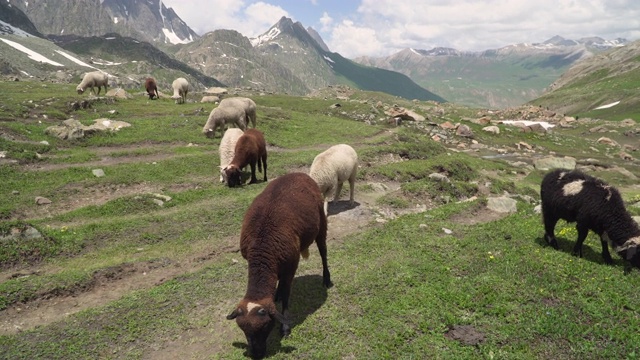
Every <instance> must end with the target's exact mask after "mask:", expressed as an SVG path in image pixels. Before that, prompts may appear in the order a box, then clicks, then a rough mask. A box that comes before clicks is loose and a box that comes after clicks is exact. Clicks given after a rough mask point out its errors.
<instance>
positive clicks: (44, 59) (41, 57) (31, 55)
mask: <svg viewBox="0 0 640 360" xmlns="http://www.w3.org/2000/svg"><path fill="white" fill-rule="evenodd" d="M0 40H2V41H3V42H4V43H6V44H7V45H9V46H11V47H13V48H14V49H16V50H19V51H22V52H23V53H25V54H27V56H28V57H29V59H31V60H33V61H37V62H43V63H48V64H51V65H53V66H64V65H62V64H60V63H58V62H55V61H53V60H51V59H49V58H47V57H46V56H44V55H41V54H39V53H37V52H35V51H33V50H31V49H29V48H27V47H25V46H23V45H21V44H18V43H17V42H14V41H11V40H8V39H0Z"/></svg>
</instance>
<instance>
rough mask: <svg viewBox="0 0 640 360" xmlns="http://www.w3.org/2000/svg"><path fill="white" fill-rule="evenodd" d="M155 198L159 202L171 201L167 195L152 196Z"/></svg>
mask: <svg viewBox="0 0 640 360" xmlns="http://www.w3.org/2000/svg"><path fill="white" fill-rule="evenodd" d="M152 195H153V196H154V197H155V198H158V199H160V200H163V201H165V202H169V201H171V196H168V195H163V194H152Z"/></svg>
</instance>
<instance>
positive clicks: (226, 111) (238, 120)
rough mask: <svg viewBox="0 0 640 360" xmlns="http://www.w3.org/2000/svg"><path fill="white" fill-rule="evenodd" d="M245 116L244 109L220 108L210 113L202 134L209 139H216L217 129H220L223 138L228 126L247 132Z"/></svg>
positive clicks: (233, 107)
mask: <svg viewBox="0 0 640 360" xmlns="http://www.w3.org/2000/svg"><path fill="white" fill-rule="evenodd" d="M245 116H246V114H245V111H244V109H242V108H239V107H235V106H223V107H221V106H218V107H216V108H214V109H213V110H211V113H209V118H208V119H207V122H206V123H205V124H204V127H203V128H202V133H203V134H204V135H205V136H206V137H208V138H214V137H216V129H217V128H218V127H220V137H222V136H223V134H224V130H225V126H226V125H227V124H234V125H235V126H236V127H238V128H240V129H242V130H245V129H246V125H245V123H246V121H245Z"/></svg>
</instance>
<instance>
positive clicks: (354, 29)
mask: <svg viewBox="0 0 640 360" xmlns="http://www.w3.org/2000/svg"><path fill="white" fill-rule="evenodd" d="M335 39H338V40H335ZM327 45H328V46H329V49H331V51H333V52H337V53H340V55H342V56H345V57H352V56H354V55H357V54H358V53H357V52H354V51H353V50H354V49H357V51H359V52H361V53H366V54H372V53H373V54H375V53H380V52H381V51H383V46H384V45H383V44H382V43H381V42H380V41H379V40H378V35H377V34H376V31H375V30H374V29H372V28H368V27H359V26H356V25H355V24H354V23H353V22H352V21H350V20H343V21H342V22H341V23H340V24H338V25H336V26H335V27H334V28H333V30H332V31H331V40H330V42H329V43H328V44H327Z"/></svg>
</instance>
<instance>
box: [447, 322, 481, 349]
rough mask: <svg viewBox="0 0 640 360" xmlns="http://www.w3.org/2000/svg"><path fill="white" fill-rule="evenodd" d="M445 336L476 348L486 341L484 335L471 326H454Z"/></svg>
mask: <svg viewBox="0 0 640 360" xmlns="http://www.w3.org/2000/svg"><path fill="white" fill-rule="evenodd" d="M444 336H445V337H447V338H449V339H452V340H458V341H460V342H461V343H462V344H464V345H473V346H475V345H478V344H480V343H481V342H483V341H484V334H483V333H481V332H479V331H478V330H477V329H476V328H475V327H473V326H471V325H453V326H452V327H451V328H450V329H449V331H447V332H446V333H445V334H444Z"/></svg>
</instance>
